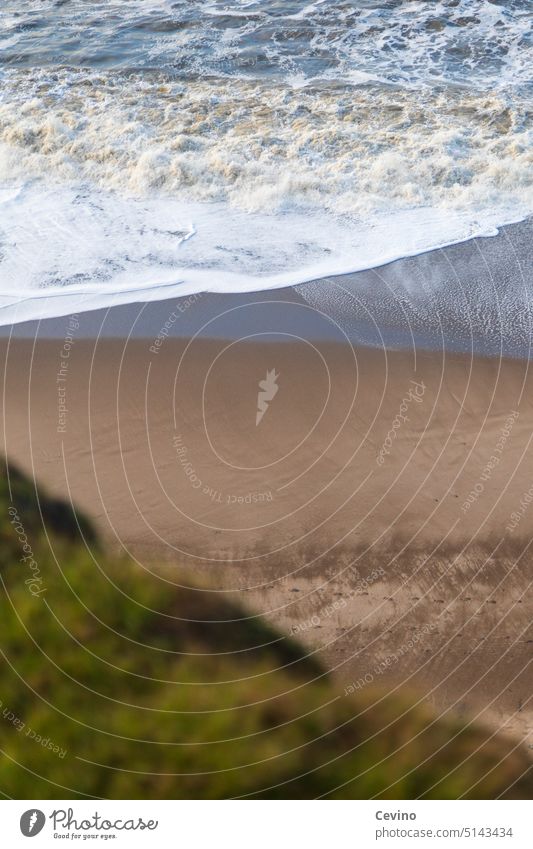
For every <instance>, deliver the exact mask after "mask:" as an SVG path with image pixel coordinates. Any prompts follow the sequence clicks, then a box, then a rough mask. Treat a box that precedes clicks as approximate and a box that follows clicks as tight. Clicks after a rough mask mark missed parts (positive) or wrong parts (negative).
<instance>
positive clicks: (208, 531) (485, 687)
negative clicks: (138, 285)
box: [0, 319, 533, 743]
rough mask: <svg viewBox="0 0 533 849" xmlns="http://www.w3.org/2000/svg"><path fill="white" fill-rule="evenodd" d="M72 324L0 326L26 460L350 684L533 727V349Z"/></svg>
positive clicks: (7, 391) (106, 532)
mask: <svg viewBox="0 0 533 849" xmlns="http://www.w3.org/2000/svg"><path fill="white" fill-rule="evenodd" d="M63 324H64V326H65V328H66V330H65V335H64V338H62V339H52V338H42V335H43V334H42V332H41V333H40V336H39V338H38V339H37V340H32V339H30V338H27V339H23V338H17V339H11V340H9V339H4V340H2V342H1V343H0V344H1V348H2V357H3V359H4V361H5V372H4V384H3V387H4V388H3V450H4V452H5V453H6V454H7V456H8V457H9V459H10V460H11V461H12V462H14V463H17V464H18V465H19V466H20V467H21V468H22V469H23V470H25V471H26V472H29V473H30V474H32V475H34V477H35V479H36V480H37V481H38V482H39V483H40V484H42V485H44V486H45V487H47V489H48V490H49V491H50V492H51V493H53V494H57V495H62V496H63V497H67V498H71V499H72V501H73V502H74V503H75V504H76V505H79V507H81V508H82V509H83V510H85V511H86V512H87V513H88V514H89V516H91V517H93V518H94V519H95V521H96V523H97V526H98V528H99V530H100V532H101V534H102V535H103V536H104V537H105V538H106V540H107V544H108V545H109V546H110V547H113V548H122V549H124V550H126V551H128V552H129V553H131V554H133V555H134V556H135V557H137V558H138V559H139V560H140V561H141V562H142V563H143V565H144V566H145V567H146V568H148V569H153V570H161V569H164V570H165V574H166V575H167V577H169V576H170V578H171V579H172V574H173V571H174V572H175V570H176V567H177V566H179V567H180V572H179V575H180V580H183V575H184V574H186V575H190V576H191V581H193V582H198V581H200V582H207V583H209V585H210V586H214V587H216V588H217V589H219V590H220V591H222V592H228V593H236V594H238V595H239V598H240V600H241V601H243V602H244V603H245V604H246V605H247V606H248V608H249V609H250V610H251V611H254V612H256V613H260V614H262V615H265V616H267V617H268V618H269V619H270V620H271V621H272V622H273V623H275V624H276V625H277V626H279V627H281V628H282V629H283V630H284V632H286V633H292V634H294V635H295V636H297V637H298V639H300V640H301V641H303V642H304V643H305V644H306V645H307V646H308V647H309V650H310V651H312V652H317V653H318V655H319V656H320V657H321V658H322V660H323V661H324V662H325V663H326V664H327V666H328V668H330V669H332V670H334V672H335V676H336V680H337V681H338V687H339V692H340V693H341V694H342V693H343V692H350V691H357V690H358V689H361V687H364V686H370V685H371V686H377V687H384V688H386V689H387V690H391V689H394V688H396V687H400V686H404V687H408V688H409V689H412V690H413V692H415V693H416V694H417V695H418V696H419V697H420V698H421V699H423V700H424V701H426V702H429V703H430V704H431V705H432V706H433V707H434V708H435V709H436V711H437V713H438V714H442V713H444V712H446V711H448V710H450V711H453V712H455V713H456V714H457V713H458V714H459V715H461V716H463V717H464V718H466V719H473V718H477V719H478V721H481V722H484V723H488V724H489V725H490V726H491V727H494V728H495V729H496V728H498V729H500V730H502V731H504V732H507V733H510V734H513V735H514V736H515V737H516V738H517V739H520V740H522V739H525V741H526V743H528V740H529V737H528V735H529V728H530V725H531V718H532V706H531V695H532V678H531V674H530V670H529V664H530V662H531V659H532V658H533V626H532V625H531V622H532V619H533V617H532V610H531V607H532V605H533V602H532V601H531V594H530V593H529V587H530V582H531V579H532V577H533V567H532V565H531V558H530V555H529V551H528V548H527V546H528V542H529V540H530V539H531V534H532V531H533V506H530V504H529V501H531V502H532V505H533V498H532V497H531V496H530V495H526V493H527V492H528V490H530V487H531V485H532V480H531V472H530V469H531V464H530V459H531V453H532V449H531V436H532V426H531V425H532V421H533V409H532V407H533V402H532V399H533V391H532V390H533V386H532V382H533V381H532V376H531V374H530V373H529V369H528V362H527V361H525V360H512V359H507V360H501V359H496V358H493V359H489V358H483V357H479V356H478V357H469V356H467V355H460V354H449V353H444V352H427V351H421V350H417V351H416V352H415V351H393V350H387V349H386V348H383V349H372V348H364V347H353V346H351V345H350V344H345V345H340V344H335V343H332V342H328V341H327V340H323V341H321V342H317V341H312V340H309V339H303V338H302V339H301V340H299V341H295V340H294V339H292V340H290V341H287V342H282V343H280V342H257V341H254V342H250V341H232V340H229V341H225V340H209V339H205V338H197V339H193V340H180V339H176V338H162V339H161V341H160V342H159V343H158V344H154V339H153V338H141V337H140V336H139V334H137V335H134V336H132V337H131V338H130V339H127V338H110V337H106V338H100V339H87V338H78V337H77V336H76V332H75V331H76V328H75V325H76V319H73V320H71V319H64V320H63ZM69 327H70V330H69ZM269 372H270V373H271V376H270V378H268V377H267V375H268V373H269ZM272 372H274V374H272ZM264 380H266V381H267V383H266V386H267V395H268V397H270V396H271V395H273V397H272V398H271V400H270V401H269V402H267V404H266V406H265V407H264V410H265V411H264V414H263V416H262V418H261V420H260V422H259V424H256V420H257V412H258V393H259V392H260V391H261V387H259V381H264ZM272 383H275V385H276V386H277V391H276V392H275V393H273V392H272V391H270V392H269V391H268V390H269V389H270V390H272ZM532 492H533V490H532ZM531 742H532V743H533V740H532V741H531Z"/></svg>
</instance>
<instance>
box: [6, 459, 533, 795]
mask: <svg viewBox="0 0 533 849" xmlns="http://www.w3.org/2000/svg"><path fill="white" fill-rule="evenodd" d="M9 480H10V482H11V494H10V489H9V486H8V477H7V474H6V472H5V469H4V471H3V473H2V474H0V564H1V574H0V577H1V581H2V585H1V587H0V592H1V605H2V609H1V615H0V664H1V673H0V701H1V703H2V704H1V705H0V748H1V750H2V753H1V754H0V791H1V792H2V793H3V794H6V795H8V796H11V797H14V798H30V799H31V798H39V799H41V798H42V799H47V798H49V799H53V798H70V797H74V798H76V797H80V798H84V797H86V796H96V797H104V798H154V799H158V798H162V799H166V798H176V799H179V798H200V799H219V798H228V797H237V796H242V795H247V796H252V797H255V798H294V799H298V798H314V797H317V796H321V795H323V794H329V796H328V797H329V798H369V797H373V796H378V797H381V798H391V799H403V798H409V799H412V798H416V797H418V796H420V795H425V797H426V798H457V797H458V796H462V795H463V794H464V795H465V796H466V797H471V798H492V797H495V796H498V795H499V794H504V795H508V796H509V797H515V798H524V797H525V798H530V797H531V795H532V790H533V781H532V779H531V778H530V777H529V770H528V767H529V762H528V759H527V757H526V755H525V753H524V752H523V751H522V750H520V749H516V748H515V744H514V743H512V742H509V741H507V740H505V739H500V738H497V737H492V739H491V737H490V733H488V732H486V731H483V730H482V729H476V730H472V729H471V728H469V729H466V728H463V727H461V726H459V725H457V724H453V723H451V722H446V721H442V720H438V721H434V720H433V718H432V716H431V715H430V714H429V713H428V712H427V711H426V710H421V709H420V708H416V709H415V708H413V707H412V706H411V705H410V703H409V701H408V699H407V698H406V697H405V698H403V699H398V698H397V697H396V696H395V697H394V698H390V697H385V698H383V699H381V700H380V701H379V702H378V703H376V702H375V697H376V694H375V693H371V692H370V691H369V692H366V691H362V692H361V693H360V695H359V696H358V698H357V699H356V700H353V699H351V698H348V697H344V696H343V695H342V692H343V691H342V688H341V687H340V686H339V685H335V684H334V682H332V681H331V680H330V679H329V678H328V676H327V675H326V674H325V673H324V671H323V670H321V669H320V668H319V667H318V666H317V665H316V664H315V663H313V662H310V661H308V660H307V659H306V656H305V652H304V650H303V649H300V648H299V647H298V645H296V644H295V643H294V642H292V641H291V640H289V639H287V638H285V637H283V636H281V635H279V634H276V633H275V632H274V631H272V630H271V629H270V628H269V627H267V626H266V625H265V624H263V623H262V622H261V621H260V620H258V619H257V618H254V617H249V616H248V615H247V613H246V612H245V611H243V610H241V609H240V608H239V607H238V606H236V605H235V603H234V602H231V601H229V600H228V598H227V597H226V596H224V595H223V594H215V593H212V592H209V591H206V590H205V589H201V588H199V589H197V590H191V589H184V588H180V587H179V586H177V585H176V583H174V580H173V581H172V582H171V581H169V580H168V578H166V577H164V576H163V574H160V575H154V574H152V573H151V572H149V571H147V570H145V569H143V568H141V567H140V566H139V565H137V564H135V563H133V562H131V561H129V560H126V559H125V558H122V559H121V558H119V559H117V558H112V557H109V556H106V555H105V553H104V552H103V551H102V547H101V546H99V545H98V543H97V541H96V537H95V534H94V532H93V530H92V529H91V527H90V524H89V522H87V520H86V519H84V518H83V517H81V516H79V515H77V514H76V513H75V512H74V511H73V510H72V509H71V508H70V507H69V506H68V505H67V504H64V503H62V502H58V501H56V500H53V499H50V498H47V497H46V496H45V495H43V493H42V492H37V491H36V489H35V487H34V484H33V482H32V481H30V480H28V479H26V478H25V477H24V476H22V475H21V474H19V473H18V472H17V471H16V470H15V469H10V470H9ZM15 513H16V516H15ZM17 523H18V524H17ZM15 525H17V528H18V530H16V529H15ZM21 528H23V531H21ZM21 534H23V535H22V536H21ZM24 535H25V536H24ZM25 538H27V540H28V542H27V545H28V546H29V547H30V548H31V556H30V555H28V554H27V551H28V549H25V551H26V556H27V557H28V556H29V557H30V560H26V561H22V560H21V557H22V555H23V553H24V552H23V548H22V546H23V544H24V540H25ZM31 558H33V563H34V565H33V570H34V577H35V574H36V572H35V570H36V569H38V577H39V579H40V583H38V585H37V588H36V585H35V584H34V585H33V589H34V590H35V594H32V591H31V590H30V588H29V584H27V583H25V581H27V580H28V578H29V577H31V568H32V567H31V565H29V564H31V562H32V560H31ZM35 564H36V565H35ZM177 580H178V579H177V578H176V579H175V581H176V582H177ZM37 589H38V591H37ZM36 735H39V737H40V740H39V739H38V738H37V737H36ZM53 747H56V751H54V750H53ZM508 788H510V789H509V790H508Z"/></svg>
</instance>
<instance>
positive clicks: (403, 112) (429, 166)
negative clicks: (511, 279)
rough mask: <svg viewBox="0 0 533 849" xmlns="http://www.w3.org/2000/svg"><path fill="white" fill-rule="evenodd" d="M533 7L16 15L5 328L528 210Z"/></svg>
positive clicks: (205, 287)
mask: <svg viewBox="0 0 533 849" xmlns="http://www.w3.org/2000/svg"><path fill="white" fill-rule="evenodd" d="M532 11H533V4H532V3H531V2H528V0H441V2H439V0H436V1H434V2H417V0H389V2H374V0H357V1H356V0H344V2H338V0H316V2H310V3H309V2H305V0H304V2H295V0H294V2H289V0H233V2H223V0H203V2H199V1H198V0H173V2H172V0H102V2H98V0H24V2H22V0H3V2H2V6H1V9H0V324H2V325H7V324H10V323H17V322H21V321H26V320H29V319H38V318H46V317H52V316H58V315H64V314H67V313H70V312H78V311H80V310H81V311H83V310H84V309H88V308H89V305H90V307H91V308H94V307H95V306H106V305H110V304H117V303H130V302H138V301H151V300H161V299H163V298H168V297H169V296H173V297H174V296H176V295H184V296H187V295H190V294H193V293H196V292H202V291H211V292H218V293H230V292H231V293H240V292H248V291H261V290H268V289H274V288H279V287H285V286H293V285H299V284H303V283H305V282H308V281H317V280H325V281H326V283H325V284H324V285H327V278H330V277H332V276H338V275H343V274H347V273H352V272H358V271H362V270H368V269H374V268H379V267H381V266H383V265H384V264H386V263H389V262H391V261H392V260H395V259H398V258H402V257H411V256H415V255H419V254H423V253H425V252H427V251H430V250H432V249H436V248H441V247H444V246H447V245H451V244H456V243H460V242H464V241H467V240H471V239H477V238H479V239H481V238H482V237H492V236H494V235H495V234H496V233H497V232H498V229H499V228H501V227H502V226H503V225H506V224H510V223H513V222H518V221H523V220H525V219H527V218H528V216H530V215H531V213H532V211H533V192H532V182H533V181H532V169H531V150H532V147H531V121H530V117H531V93H532V81H531V68H532V67H533V57H532V49H531V44H532V19H533V16H532V14H531V13H532ZM520 282H521V285H523V284H522V281H520ZM410 285H411V286H412V285H414V284H413V282H412V281H411V283H410ZM528 298H529V291H528Z"/></svg>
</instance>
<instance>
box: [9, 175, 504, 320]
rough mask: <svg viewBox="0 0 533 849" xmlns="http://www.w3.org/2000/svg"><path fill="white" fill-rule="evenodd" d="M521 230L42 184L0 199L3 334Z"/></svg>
mask: <svg viewBox="0 0 533 849" xmlns="http://www.w3.org/2000/svg"><path fill="white" fill-rule="evenodd" d="M511 220H517V217H516V210H515V211H514V213H513V214H511V212H510V211H509V210H504V209H499V210H493V211H492V213H491V214H490V215H486V216H485V217H484V218H483V219H479V218H475V217H474V216H472V215H471V214H470V215H469V214H466V213H464V212H462V213H460V214H459V213H457V214H453V215H450V214H449V213H447V212H443V211H442V210H438V209H427V208H426V209H412V210H407V211H403V212H397V213H394V214H390V215H388V216H379V217H377V218H375V219H374V220H368V221H367V222H366V223H362V222H357V221H355V220H353V219H350V218H339V217H337V216H331V215H330V216H328V215H323V214H318V213H316V214H314V215H313V214H308V213H306V214H299V213H296V212H287V213H284V214H276V215H267V214H250V213H245V212H242V211H239V210H235V209H231V208H230V207H228V205H227V204H223V203H214V204H202V203H192V202H188V203H183V202H180V201H176V200H172V199H168V198H167V199H165V200H163V199H161V198H159V199H151V200H149V199H146V198H145V199H141V200H139V199H133V198H127V199H125V198H121V197H119V196H118V195H116V194H115V193H110V192H103V191H101V190H95V189H92V190H90V189H89V188H88V187H87V186H77V187H76V186H72V185H71V186H68V187H57V186H56V187H54V188H50V187H46V186H44V185H43V184H42V183H40V182H34V183H33V184H29V185H26V186H13V187H11V189H10V190H6V191H4V192H3V193H0V221H1V229H0V250H1V252H2V254H3V260H2V263H1V264H0V270H1V277H0V324H2V325H6V324H11V323H18V322H21V321H27V320H30V319H40V318H47V317H52V316H58V315H66V314H68V313H71V312H80V311H84V310H88V309H96V308H98V307H105V306H111V305H114V304H121V303H129V302H137V301H152V300H161V299H163V298H167V297H171V296H172V297H174V296H181V295H190V294H192V293H195V292H200V291H211V292H248V291H260V290H265V289H272V288H279V287H284V286H290V285H297V284H299V283H303V282H306V281H309V280H314V279H318V278H323V277H327V276H332V275H339V274H344V273H347V272H354V271H359V270H362V269H366V268H371V267H374V266H377V265H381V264H383V263H386V262H390V261H392V260H394V259H398V258H400V257H403V256H408V255H414V254H417V253H421V252H423V251H425V250H427V249H429V248H435V247H440V246H444V245H447V244H451V243H453V242H459V241H463V240H465V239H468V238H472V237H474V236H486V235H488V234H494V233H495V232H496V231H497V226H498V225H500V224H502V223H508V222H510V221H511Z"/></svg>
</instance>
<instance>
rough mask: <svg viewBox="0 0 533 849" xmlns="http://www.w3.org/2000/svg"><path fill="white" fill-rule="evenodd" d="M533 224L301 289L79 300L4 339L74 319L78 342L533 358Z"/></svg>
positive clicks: (52, 332) (46, 333)
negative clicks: (321, 344)
mask: <svg viewBox="0 0 533 849" xmlns="http://www.w3.org/2000/svg"><path fill="white" fill-rule="evenodd" d="M531 220H532V219H531V218H529V219H526V220H524V221H522V222H520V223H517V224H514V225H509V226H506V227H502V228H501V230H500V232H499V234H498V235H497V236H490V237H486V238H476V239H471V240H467V241H463V242H460V243H458V244H456V245H451V246H449V247H446V248H444V249H438V250H432V251H428V252H424V253H422V254H418V255H415V256H408V257H406V258H404V259H399V260H396V261H394V262H391V263H389V264H387V265H385V266H379V267H377V268H372V269H369V270H367V271H361V272H357V273H355V274H344V275H341V276H337V277H326V278H323V279H320V280H316V281H313V282H309V283H301V284H299V285H297V286H295V287H288V288H279V289H267V290H263V291H259V292H242V293H224V294H219V293H216V292H215V291H212V292H191V293H184V294H180V292H181V291H182V290H180V289H179V285H178V286H177V287H176V292H175V295H174V296H173V297H172V298H169V297H168V292H167V290H166V289H160V290H158V291H159V293H160V294H163V297H162V298H161V300H148V301H146V300H143V298H142V296H143V295H145V294H146V291H147V290H145V291H144V292H143V291H140V292H139V294H138V297H136V299H135V300H134V301H133V302H128V303H119V304H114V303H113V301H112V302H111V304H110V305H109V306H106V307H99V308H97V309H93V308H91V301H87V302H86V303H85V304H81V305H80V303H79V299H77V298H76V297H72V299H71V300H70V301H69V302H68V303H69V307H68V309H66V311H65V314H64V315H61V316H55V317H48V318H46V317H45V318H43V319H41V320H33V321H23V322H20V323H16V324H13V325H9V324H5V325H3V326H1V327H0V338H2V337H3V338H5V337H6V336H12V337H14V338H28V337H29V338H34V337H44V338H55V339H61V338H62V337H63V336H64V335H65V326H66V323H67V322H68V316H69V315H71V314H75V315H76V316H78V319H79V328H78V329H77V336H78V338H96V337H111V338H150V337H151V338H156V337H157V336H158V334H159V333H160V332H162V331H163V330H164V328H165V325H166V327H167V330H168V332H167V335H168V336H169V337H176V338H181V339H185V338H190V337H192V336H195V335H200V336H202V338H205V339H209V338H213V339H223V338H225V339H228V340H231V339H236V338H242V337H244V336H247V337H252V338H258V339H263V338H269V339H271V340H273V341H278V342H279V341H283V339H284V337H283V334H292V336H293V337H294V336H296V337H298V338H300V337H303V338H306V339H309V340H311V341H313V340H317V341H328V342H340V343H342V344H345V343H346V342H347V341H348V342H349V343H352V344H354V345H358V346H365V347H374V348H376V347H382V346H385V347H387V348H391V349H404V350H405V349H413V350H414V349H415V348H418V349H423V350H439V349H445V350H448V351H455V352H458V353H461V352H462V353H468V352H473V353H475V354H481V355H487V356H507V357H516V358H521V359H527V358H529V356H530V347H531V341H530V340H531V326H530V325H531V319H530V308H529V297H528V289H527V280H526V279H525V277H524V273H525V269H526V268H527V267H530V266H531V262H532V261H533V247H532V244H533V241H532V240H531ZM214 277H215V279H216V275H214ZM154 291H155V290H154ZM152 295H153V292H152ZM95 297H98V296H95ZM119 300H120V298H119ZM81 307H83V310H81ZM80 310H81V311H80ZM286 338H290V337H286Z"/></svg>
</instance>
